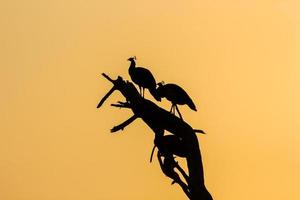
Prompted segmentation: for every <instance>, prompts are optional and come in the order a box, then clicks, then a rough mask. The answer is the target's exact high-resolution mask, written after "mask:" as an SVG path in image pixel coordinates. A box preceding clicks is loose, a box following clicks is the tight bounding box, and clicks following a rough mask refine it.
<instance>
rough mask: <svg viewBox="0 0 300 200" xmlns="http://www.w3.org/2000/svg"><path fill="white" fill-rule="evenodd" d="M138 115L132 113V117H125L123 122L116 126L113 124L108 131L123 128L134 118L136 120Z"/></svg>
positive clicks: (112, 131)
mask: <svg viewBox="0 0 300 200" xmlns="http://www.w3.org/2000/svg"><path fill="white" fill-rule="evenodd" d="M137 118H138V117H137V116H136V115H133V116H132V117H130V118H129V119H127V120H126V121H125V122H123V123H121V124H119V125H118V126H114V127H113V128H112V129H111V130H110V132H111V133H114V132H117V131H119V130H123V129H124V128H125V127H126V126H128V125H129V124H131V123H132V122H133V121H134V120H136V119H137Z"/></svg>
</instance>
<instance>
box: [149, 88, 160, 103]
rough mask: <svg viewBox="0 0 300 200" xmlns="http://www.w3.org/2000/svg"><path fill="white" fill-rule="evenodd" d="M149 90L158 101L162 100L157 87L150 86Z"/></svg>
mask: <svg viewBox="0 0 300 200" xmlns="http://www.w3.org/2000/svg"><path fill="white" fill-rule="evenodd" d="M149 92H150V93H151V95H152V96H153V97H154V98H155V99H156V101H161V97H160V96H159V94H158V92H157V90H156V88H151V89H150V88H149Z"/></svg>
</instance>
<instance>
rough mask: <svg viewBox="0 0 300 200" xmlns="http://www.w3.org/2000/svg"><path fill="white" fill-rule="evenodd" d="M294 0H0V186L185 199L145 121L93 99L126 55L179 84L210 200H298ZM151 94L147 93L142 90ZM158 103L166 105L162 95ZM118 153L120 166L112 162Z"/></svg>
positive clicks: (26, 198) (36, 192)
mask: <svg viewBox="0 0 300 200" xmlns="http://www.w3.org/2000/svg"><path fill="white" fill-rule="evenodd" d="M299 10H300V3H299V1H298V0H252V1H242V0H227V1H224V0H215V1H204V0H191V1H183V0H172V1H169V0H167V1H159V0H151V1H145V0H139V1H137V0H126V1H125V0H123V1H121V0H119V1H116V0H110V1H101V0H100V1H99V0H97V1H96V0H85V1H83V0H72V1H71V0H65V1H60V0H51V1H50V0H45V1H40V0H27V1H20V0H10V1H1V2H0V26H1V32H0V76H1V79H0V90H1V93H2V96H1V99H0V112H1V115H0V120H1V126H0V199H1V200H86V199H88V200H116V199H123V200H141V199H143V200H157V199H172V200H183V199H186V198H185V196H184V194H183V192H182V191H181V189H180V188H179V187H178V186H177V185H174V186H171V181H170V180H169V179H168V178H166V177H165V176H164V175H163V174H162V173H161V171H160V169H159V165H158V163H157V161H155V162H154V163H152V164H150V163H149V156H150V152H151V148H152V144H153V133H152V132H151V131H150V130H149V128H148V127H147V126H146V125H145V124H144V123H143V122H142V121H141V120H137V121H136V122H134V123H133V124H132V125H130V126H129V127H128V128H126V129H125V130H124V131H123V132H120V133H118V134H110V132H109V130H110V128H112V127H113V126H114V125H116V124H118V123H120V122H122V121H123V120H125V119H127V118H128V117H130V116H131V112H130V111H126V110H119V109H115V108H112V107H110V106H109V104H110V103H113V102H116V101H117V100H123V98H122V97H121V96H120V95H119V94H117V93H116V94H114V95H113V96H112V97H111V98H110V99H109V100H108V102H106V103H105V104H104V106H103V107H102V108H101V109H99V110H97V109H96V105H97V103H98V101H99V99H100V98H101V97H102V96H103V95H104V94H105V93H106V92H107V91H108V90H109V89H110V88H111V84H110V83H109V82H108V81H106V80H105V79H103V78H101V77H100V74H101V73H102V72H106V73H107V74H109V75H110V76H111V77H116V76H117V75H121V76H123V77H124V78H126V79H128V78H129V76H128V72H127V70H128V66H129V63H128V62H127V61H126V60H127V58H128V57H130V56H133V55H136V56H137V58H138V60H137V64H138V65H140V66H146V67H148V68H149V69H150V70H151V71H152V73H153V74H154V75H155V77H156V79H157V81H162V80H164V81H165V82H172V83H177V84H179V85H181V86H182V87H183V88H185V89H186V91H187V92H188V93H189V94H190V96H191V97H192V98H193V100H194V102H195V103H196V105H197V108H198V112H193V111H191V110H189V109H188V108H187V107H185V106H184V107H181V111H182V114H183V116H184V118H185V119H186V121H187V122H189V123H190V124H191V125H192V126H193V127H194V128H201V129H203V130H205V131H206V132H207V135H199V137H198V138H199V141H200V144H201V150H202V155H203V161H204V167H205V176H206V184H207V187H208V189H209V191H210V192H211V194H212V195H213V196H214V198H215V200H253V199H255V200H260V199H272V200H282V199H300V193H299V187H300V181H299V180H300V171H299V169H300V157H299V155H300V136H299V133H300V124H299V119H300V106H299V102H300V93H299V91H300V78H299V77H300V68H299V66H300V56H299V52H300V12H299ZM146 97H149V93H146ZM159 105H160V106H163V107H165V108H166V109H169V106H170V104H169V103H168V102H167V101H166V100H164V101H163V102H162V103H159ZM120 166H121V167H120Z"/></svg>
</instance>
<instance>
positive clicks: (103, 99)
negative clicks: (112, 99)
mask: <svg viewBox="0 0 300 200" xmlns="http://www.w3.org/2000/svg"><path fill="white" fill-rule="evenodd" d="M115 90H116V87H115V86H113V87H112V88H111V89H110V90H109V91H108V93H107V94H106V95H105V96H104V97H103V98H102V99H101V101H100V102H99V103H98V106H97V108H100V107H101V106H102V104H103V103H104V101H105V100H106V99H107V98H108V97H109V96H110V95H111V94H112V93H113V92H114V91H115Z"/></svg>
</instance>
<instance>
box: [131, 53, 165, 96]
mask: <svg viewBox="0 0 300 200" xmlns="http://www.w3.org/2000/svg"><path fill="white" fill-rule="evenodd" d="M135 60H136V57H131V58H129V59H128V61H130V62H131V63H130V67H129V70H128V71H129V75H130V77H131V80H132V81H133V82H134V83H135V84H137V85H138V86H139V88H140V94H141V96H142V97H144V92H145V88H148V90H149V92H150V93H151V94H152V96H153V97H154V98H155V99H156V100H157V101H161V98H160V96H159V95H158V94H157V91H156V81H155V79H154V77H153V75H152V74H151V72H150V71H149V70H148V69H145V68H143V67H136V63H135Z"/></svg>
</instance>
